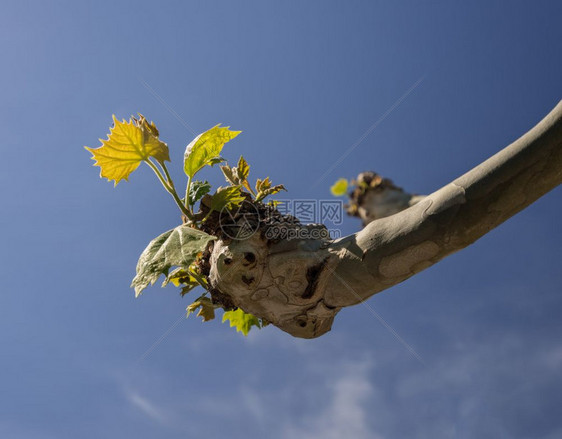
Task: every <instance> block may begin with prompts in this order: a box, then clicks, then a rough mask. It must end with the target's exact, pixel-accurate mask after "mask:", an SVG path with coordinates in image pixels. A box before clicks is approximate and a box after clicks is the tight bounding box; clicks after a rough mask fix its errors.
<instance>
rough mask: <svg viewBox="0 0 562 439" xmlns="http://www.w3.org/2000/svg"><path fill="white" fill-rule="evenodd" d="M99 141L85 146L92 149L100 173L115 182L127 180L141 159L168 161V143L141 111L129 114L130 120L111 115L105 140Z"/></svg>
mask: <svg viewBox="0 0 562 439" xmlns="http://www.w3.org/2000/svg"><path fill="white" fill-rule="evenodd" d="M100 141H101V143H102V146H100V147H99V148H88V147H87V146H85V148H86V149H87V150H88V151H90V152H91V153H92V159H93V160H95V161H96V163H95V164H94V166H99V167H100V168H101V171H100V176H101V177H102V178H107V179H108V180H110V181H111V180H114V181H115V186H117V183H119V182H120V181H121V180H128V178H129V175H130V174H131V173H132V172H133V171H134V170H135V169H137V168H138V166H139V165H140V163H141V162H142V161H143V160H148V159H149V158H150V157H153V158H154V159H156V160H157V161H158V162H159V163H163V162H164V161H170V154H169V151H168V145H166V144H165V143H164V142H162V141H160V139H159V138H158V130H157V129H156V126H155V125H154V123H152V122H151V123H150V124H149V123H148V122H147V121H146V119H145V118H144V116H142V115H139V119H136V118H134V117H132V118H131V119H130V120H129V122H125V120H123V122H120V121H119V120H118V119H117V118H116V117H115V116H113V127H112V128H111V129H110V133H109V136H108V137H107V140H103V139H100Z"/></svg>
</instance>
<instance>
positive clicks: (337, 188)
mask: <svg viewBox="0 0 562 439" xmlns="http://www.w3.org/2000/svg"><path fill="white" fill-rule="evenodd" d="M347 184H348V183H347V180H346V179H345V178H340V179H339V180H338V181H336V182H335V183H334V184H333V186H332V187H330V192H331V193H332V195H333V196H335V197H341V196H342V195H345V193H346V192H347Z"/></svg>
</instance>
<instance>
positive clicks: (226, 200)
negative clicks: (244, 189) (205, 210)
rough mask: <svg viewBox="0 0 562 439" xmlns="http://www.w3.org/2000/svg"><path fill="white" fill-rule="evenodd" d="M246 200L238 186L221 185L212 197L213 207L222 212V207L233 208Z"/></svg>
mask: <svg viewBox="0 0 562 439" xmlns="http://www.w3.org/2000/svg"><path fill="white" fill-rule="evenodd" d="M244 200H245V198H244V196H243V195H242V193H241V191H240V188H239V187H238V186H228V187H219V188H218V189H217V191H216V192H215V194H214V195H213V196H212V198H211V209H212V210H216V211H217V212H220V211H221V210H222V209H225V208H226V209H232V208H233V207H235V206H239V205H240V204H241V203H242V202H243V201H244Z"/></svg>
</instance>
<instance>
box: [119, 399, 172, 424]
mask: <svg viewBox="0 0 562 439" xmlns="http://www.w3.org/2000/svg"><path fill="white" fill-rule="evenodd" d="M127 399H128V400H129V402H130V403H131V404H132V405H133V406H134V407H136V408H137V409H139V410H140V411H141V412H143V413H144V414H145V415H147V416H148V417H149V418H151V419H153V420H154V421H156V422H158V423H160V424H162V425H166V426H169V423H170V421H169V419H168V417H167V416H166V414H165V412H164V410H162V409H161V408H159V407H158V406H156V404H154V403H152V402H151V401H149V400H148V399H147V398H145V397H143V396H141V395H139V394H138V393H135V392H128V393H127Z"/></svg>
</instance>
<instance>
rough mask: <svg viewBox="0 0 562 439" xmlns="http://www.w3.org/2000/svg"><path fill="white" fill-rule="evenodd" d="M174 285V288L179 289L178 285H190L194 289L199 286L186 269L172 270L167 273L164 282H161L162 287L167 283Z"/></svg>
mask: <svg viewBox="0 0 562 439" xmlns="http://www.w3.org/2000/svg"><path fill="white" fill-rule="evenodd" d="M170 282H171V283H172V284H174V286H176V287H179V286H180V285H184V284H185V285H191V284H193V285H194V287H196V286H198V285H199V282H197V279H195V278H194V277H193V276H192V275H191V273H190V271H189V269H188V268H183V267H178V268H176V269H174V270H173V271H172V272H171V273H168V275H167V276H166V279H164V282H162V287H165V286H166V285H168V284H169V283H170Z"/></svg>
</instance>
